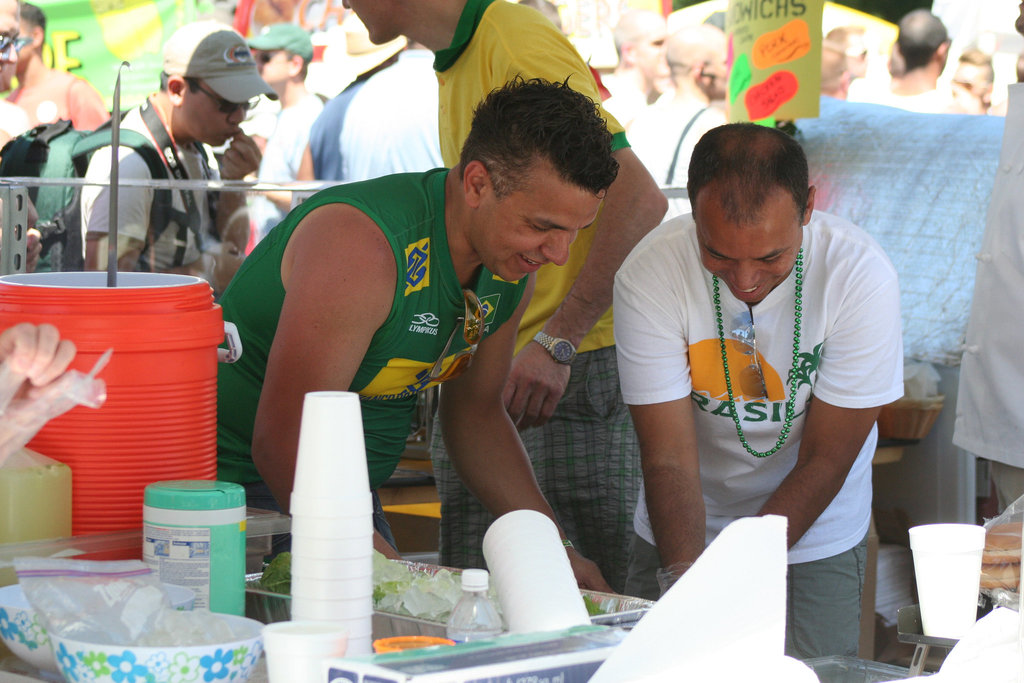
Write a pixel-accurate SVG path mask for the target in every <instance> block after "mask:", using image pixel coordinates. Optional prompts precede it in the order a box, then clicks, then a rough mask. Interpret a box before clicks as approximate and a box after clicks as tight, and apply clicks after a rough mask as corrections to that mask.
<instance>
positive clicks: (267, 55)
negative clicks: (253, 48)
mask: <svg viewBox="0 0 1024 683" xmlns="http://www.w3.org/2000/svg"><path fill="white" fill-rule="evenodd" d="M280 52H281V51H280V50H272V51H271V52H260V53H253V58H254V59H255V60H256V63H257V64H269V63H270V62H272V61H274V57H276V56H277V55H278V54H279V53H280Z"/></svg>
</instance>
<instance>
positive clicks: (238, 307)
mask: <svg viewBox="0 0 1024 683" xmlns="http://www.w3.org/2000/svg"><path fill="white" fill-rule="evenodd" d="M447 173H448V171H447V169H435V170H433V171H428V172H426V173H405V174H399V175H393V176H387V177H384V178H378V179H375V180H369V181H364V182H358V183H349V184H345V185H339V186H337V187H332V188H329V189H327V190H323V191H322V192H319V193H317V194H315V195H314V196H313V197H311V198H309V199H307V200H306V201H305V202H303V203H302V204H301V205H300V206H298V207H296V208H295V209H293V210H292V211H291V213H289V214H288V216H287V217H286V218H285V219H284V220H283V221H282V222H281V223H280V224H279V225H278V226H277V227H275V228H274V229H273V230H271V231H270V233H269V234H268V235H267V237H266V238H264V239H263V241H261V242H260V243H259V245H257V247H256V249H254V250H253V252H252V254H250V255H249V257H248V258H246V260H245V262H244V263H243V264H242V267H241V268H240V269H239V270H238V273H237V274H236V275H235V277H234V278H233V279H232V281H231V284H230V285H229V286H228V288H227V290H225V292H224V295H223V296H222V297H221V299H220V304H221V306H222V307H223V309H224V320H225V321H229V322H233V323H234V324H235V325H237V326H238V332H239V335H240V336H241V339H242V349H243V351H242V357H241V358H240V359H239V360H238V361H237V362H236V363H233V364H230V365H229V364H223V363H222V364H221V365H220V366H219V370H218V377H217V385H218V386H217V394H218V398H217V451H218V452H217V457H218V475H217V476H218V478H220V479H221V480H225V481H234V482H239V483H249V482H253V481H258V480H259V479H260V476H259V474H258V472H257V471H256V467H255V465H254V464H253V462H252V455H251V444H252V434H253V426H254V422H255V418H256V407H257V405H258V403H259V398H260V390H261V388H262V386H263V378H264V376H265V374H266V369H267V358H268V356H269V353H270V346H271V344H272V343H273V341H274V335H275V333H276V331H277V324H278V320H279V318H280V314H281V306H282V305H283V303H284V295H285V290H284V285H283V284H282V282H281V260H282V257H283V255H284V250H285V246H286V245H287V244H288V240H289V239H290V238H291V235H292V233H293V232H294V230H295V227H296V226H297V225H298V223H299V221H301V220H302V219H303V218H304V217H305V216H306V215H307V214H308V213H309V212H310V211H312V210H314V209H316V208H317V207H320V206H324V205H326V204H332V203H344V204H350V205H352V206H354V207H355V208H357V209H359V210H360V211H362V212H363V213H365V214H366V215H367V216H369V217H370V218H371V219H372V220H373V221H374V222H375V223H376V224H377V225H378V226H379V227H380V229H381V231H382V232H383V233H384V234H385V235H386V236H387V239H388V242H389V243H390V244H391V249H392V251H393V252H394V255H395V263H396V264H397V272H398V278H397V283H396V287H395V293H394V302H393V304H392V306H391V312H390V314H389V315H388V318H387V320H386V321H385V322H384V324H383V325H382V326H381V327H380V328H379V329H378V330H377V332H376V333H375V334H374V336H373V339H372V341H371V342H370V347H369V349H368V350H367V352H366V355H365V356H364V357H363V362H362V364H361V365H360V366H359V370H358V371H357V372H356V375H355V378H354V379H353V380H352V384H351V385H350V386H348V387H337V389H339V390H342V389H347V390H348V391H354V392H357V393H358V394H359V395H360V403H361V406H362V418H363V432H364V437H365V443H366V457H367V465H368V469H369V474H370V486H371V487H372V488H377V487H378V486H380V484H382V483H383V482H384V481H385V480H386V479H387V478H388V477H389V476H391V473H392V472H393V471H394V469H395V467H396V465H397V464H398V460H399V458H400V457H401V455H402V452H403V451H404V450H405V440H406V438H407V436H408V435H409V432H410V426H411V424H412V420H413V414H414V411H415V408H416V395H417V394H418V393H419V392H420V391H422V390H423V389H425V388H427V387H429V386H431V385H433V384H436V382H433V381H431V380H430V379H429V373H430V368H431V366H433V364H434V362H435V361H436V360H437V358H438V356H440V354H441V353H442V351H443V350H444V346H445V343H446V342H447V341H448V338H449V336H450V335H451V333H452V330H454V329H456V327H457V326H461V322H459V321H458V320H457V319H458V318H460V317H462V316H463V315H464V312H465V306H464V304H463V297H462V288H461V286H460V284H459V281H458V279H457V278H456V276H455V268H454V266H453V265H452V262H451V256H450V254H449V251H448V239H447V236H446V233H445V224H444V187H445V178H446V177H447ZM337 229H338V230H344V229H345V226H344V225H338V227H337ZM295 267H301V264H296V266H295ZM525 288H526V279H525V278H524V279H523V280H520V281H518V282H506V281H505V280H502V279H500V278H498V277H497V276H495V275H493V274H492V273H491V272H490V271H488V270H486V269H485V268H481V271H480V274H479V276H478V279H477V281H476V282H475V283H474V286H473V287H472V289H473V291H475V292H476V293H477V296H479V297H480V300H481V302H482V303H483V305H484V313H485V316H486V317H485V328H484V336H487V335H489V334H491V333H492V332H494V331H495V330H497V329H498V327H500V326H501V325H502V324H503V323H504V322H505V321H507V320H508V319H509V317H511V315H512V313H513V312H514V311H515V309H516V306H518V305H519V301H520V300H521V298H522V296H523V291H524V290H525ZM325 295H327V293H325ZM466 346H467V343H466V341H465V340H464V339H463V337H462V334H461V331H457V332H456V333H455V336H454V338H453V340H452V345H451V347H450V348H449V349H448V358H449V359H451V358H452V357H453V356H455V354H457V353H458V352H459V351H461V350H463V349H465V348H466Z"/></svg>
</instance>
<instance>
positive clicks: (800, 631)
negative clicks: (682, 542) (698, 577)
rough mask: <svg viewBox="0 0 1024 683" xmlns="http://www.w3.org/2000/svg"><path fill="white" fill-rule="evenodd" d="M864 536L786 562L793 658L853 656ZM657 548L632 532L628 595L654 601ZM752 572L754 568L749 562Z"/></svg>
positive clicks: (861, 587)
mask: <svg viewBox="0 0 1024 683" xmlns="http://www.w3.org/2000/svg"><path fill="white" fill-rule="evenodd" d="M867 554H868V551H867V536H865V537H864V538H863V539H861V542H860V543H858V544H857V545H855V546H854V547H852V548H850V549H849V550H847V551H846V552H842V553H839V554H838V555H833V556H832V557H826V558H824V559H821V560H815V561H813V562H801V563H799V564H791V565H789V568H788V571H787V573H786V654H787V655H789V656H790V657H795V658H797V659H809V658H811V657H826V656H828V655H849V656H852V657H856V656H857V649H858V646H859V644H860V600H861V594H862V592H863V590H864V566H865V563H866V561H867ZM659 566H661V559H660V558H659V557H658V549H657V548H656V547H655V546H653V545H651V544H650V543H648V542H647V541H645V540H644V539H642V538H640V537H639V536H637V535H636V534H635V533H634V534H633V538H632V540H631V542H630V552H629V577H628V578H627V579H626V594H627V595H635V596H637V597H641V598H646V599H648V600H657V599H658V597H659V595H660V592H659V589H658V582H657V579H656V578H655V572H657V570H658V567H659ZM751 571H757V569H756V567H751Z"/></svg>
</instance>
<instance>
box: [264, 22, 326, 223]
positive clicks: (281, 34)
mask: <svg viewBox="0 0 1024 683" xmlns="http://www.w3.org/2000/svg"><path fill="white" fill-rule="evenodd" d="M249 48H250V49H251V50H252V53H253V58H254V59H255V60H256V66H257V67H258V68H259V71H260V76H262V77H263V80H265V81H266V82H267V83H268V84H269V85H270V87H271V88H273V89H274V92H276V93H277V96H278V98H279V101H280V103H281V113H280V114H278V117H277V123H276V125H275V126H274V131H273V132H272V133H271V134H270V136H269V137H268V138H267V146H266V148H265V149H264V150H263V160H262V161H261V162H260V169H259V175H258V177H259V179H260V180H261V181H264V182H269V183H287V182H291V181H294V180H296V173H297V172H298V170H299V164H300V163H301V161H302V153H303V152H304V151H305V149H306V143H308V142H309V130H310V128H312V126H313V121H315V120H316V117H317V116H319V114H320V110H321V109H323V106H324V105H323V100H321V99H320V97H318V96H317V95H315V94H314V93H311V92H310V91H309V90H308V89H307V88H306V72H307V70H308V69H309V63H310V62H311V61H312V59H313V42H312V41H311V40H310V38H309V33H307V32H306V31H305V30H304V29H303V28H302V27H300V26H298V25H297V24H290V23H281V24H273V25H271V26H268V27H267V28H265V29H264V30H263V32H261V33H260V34H259V35H258V36H255V37H253V38H250V39H249ZM291 204H292V193H291V192H289V191H286V190H278V191H272V192H267V193H265V194H264V195H262V196H259V197H255V198H253V200H252V205H251V207H250V209H251V215H252V218H253V221H254V222H255V224H256V229H257V230H258V237H260V238H262V237H263V236H264V235H266V234H267V232H269V231H270V229H271V228H273V227H274V226H275V225H277V224H278V223H279V222H280V221H281V219H283V218H284V216H285V214H286V213H288V210H289V209H290V208H291Z"/></svg>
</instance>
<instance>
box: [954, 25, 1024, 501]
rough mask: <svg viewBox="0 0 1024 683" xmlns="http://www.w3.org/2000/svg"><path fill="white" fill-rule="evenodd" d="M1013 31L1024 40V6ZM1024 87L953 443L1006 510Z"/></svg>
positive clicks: (1016, 94)
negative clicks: (987, 474) (988, 478)
mask: <svg viewBox="0 0 1024 683" xmlns="http://www.w3.org/2000/svg"><path fill="white" fill-rule="evenodd" d="M1014 27H1015V28H1016V30H1017V33H1020V34H1021V35H1024V5H1022V6H1021V8H1020V15H1019V16H1018V17H1017V19H1016V22H1015V23H1014ZM1021 164H1024V85H1021V84H1011V85H1010V86H1009V99H1008V104H1007V110H1006V124H1005V127H1004V129H1003V145H1002V149H1001V151H1000V154H999V166H998V167H997V170H996V177H995V183H994V184H993V187H992V194H991V199H990V200H989V206H988V216H987V219H986V221H985V233H984V235H983V236H982V240H981V250H980V253H979V254H978V265H977V273H976V275H975V278H974V294H973V298H972V299H971V313H970V316H969V317H968V320H967V335H966V338H965V343H964V354H963V359H962V361H961V363H960V386H959V389H958V393H957V398H956V407H957V410H956V423H955V426H954V430H953V443H954V444H956V445H957V446H959V447H960V448H963V449H964V450H966V451H968V452H969V453H973V454H974V455H976V456H978V457H979V458H984V459H985V460H987V461H988V462H989V466H990V468H991V469H990V471H991V475H992V482H993V484H994V485H995V490H996V499H997V503H998V505H999V509H1000V511H1002V510H1005V509H1006V508H1007V507H1008V506H1009V505H1010V504H1011V503H1013V502H1014V501H1015V500H1017V499H1018V498H1020V497H1021V496H1024V451H1022V450H1021V444H1022V443H1024V404H1021V402H1020V401H1019V400H1018V399H1017V394H1018V393H1020V387H1021V385H1022V382H1024V359H1022V358H1021V355H1020V349H1021V348H1022V347H1024V326H1022V325H1021V324H1020V320H1019V311H1020V309H1021V305H1022V303H1024V247H1022V245H1024V197H1022V194H1021V192H1020V175H1019V173H1018V169H1020V168H1021Z"/></svg>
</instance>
